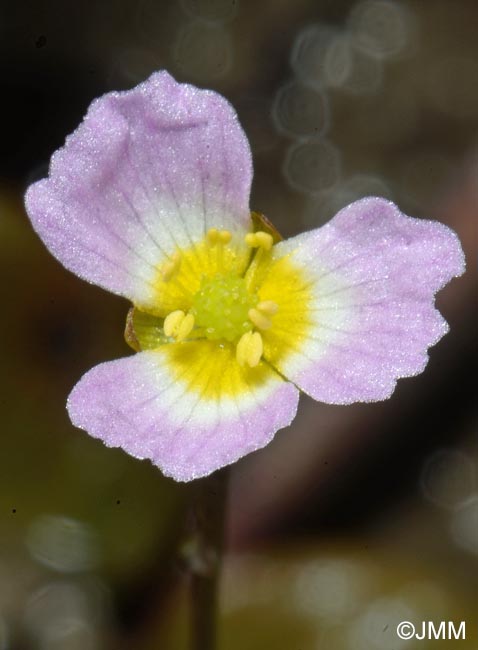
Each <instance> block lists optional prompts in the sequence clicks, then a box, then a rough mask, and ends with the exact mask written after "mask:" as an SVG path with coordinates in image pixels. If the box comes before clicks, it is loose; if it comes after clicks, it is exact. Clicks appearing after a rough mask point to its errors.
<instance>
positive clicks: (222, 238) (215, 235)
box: [206, 228, 232, 246]
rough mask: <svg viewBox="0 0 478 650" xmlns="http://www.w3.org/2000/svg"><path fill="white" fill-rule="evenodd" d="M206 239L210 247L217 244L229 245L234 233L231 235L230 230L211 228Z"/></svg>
mask: <svg viewBox="0 0 478 650" xmlns="http://www.w3.org/2000/svg"><path fill="white" fill-rule="evenodd" d="M206 239H207V241H208V244H209V245H210V246H216V244H229V242H230V241H231V239H232V233H230V232H229V230H217V229H216V228H210V229H209V230H208V231H207V234H206Z"/></svg>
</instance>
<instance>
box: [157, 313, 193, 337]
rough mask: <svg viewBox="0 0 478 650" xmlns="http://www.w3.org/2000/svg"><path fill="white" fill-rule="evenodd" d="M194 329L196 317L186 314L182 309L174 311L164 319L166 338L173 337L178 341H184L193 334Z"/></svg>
mask: <svg viewBox="0 0 478 650" xmlns="http://www.w3.org/2000/svg"><path fill="white" fill-rule="evenodd" d="M193 327H194V316H193V315H192V314H185V313H184V312H183V311H181V310H180V309H178V310H176V311H172V312H171V313H170V314H168V315H167V316H166V318H165V319H164V325H163V329H164V333H165V334H166V336H172V337H173V338H175V339H176V340H177V341H184V339H185V338H186V337H187V336H188V335H189V334H190V333H191V330H192V329H193Z"/></svg>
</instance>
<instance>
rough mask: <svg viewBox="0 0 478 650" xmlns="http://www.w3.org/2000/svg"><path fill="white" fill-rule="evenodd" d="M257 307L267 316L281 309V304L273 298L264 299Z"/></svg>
mask: <svg viewBox="0 0 478 650" xmlns="http://www.w3.org/2000/svg"><path fill="white" fill-rule="evenodd" d="M256 309H258V310H259V311H261V312H262V313H263V314H265V315H266V316H274V315H275V314H277V312H278V311H279V305H278V304H277V303H276V302H274V301H273V300H262V301H261V302H260V303H259V304H258V305H257V306H256Z"/></svg>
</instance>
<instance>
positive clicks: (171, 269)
mask: <svg viewBox="0 0 478 650" xmlns="http://www.w3.org/2000/svg"><path fill="white" fill-rule="evenodd" d="M180 266H181V254H180V253H179V252H178V251H176V252H175V253H174V255H172V257H171V259H170V260H168V261H167V262H166V263H165V264H164V265H163V267H162V269H161V275H162V276H163V280H164V281H165V282H167V281H168V280H170V279H171V278H172V277H173V275H174V274H175V273H176V272H177V271H178V270H179V267H180Z"/></svg>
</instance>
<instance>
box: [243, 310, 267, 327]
mask: <svg viewBox="0 0 478 650" xmlns="http://www.w3.org/2000/svg"><path fill="white" fill-rule="evenodd" d="M247 315H248V317H249V320H250V321H251V322H252V323H254V325H255V326H256V327H258V328H259V329H260V330H267V329H269V327H270V326H271V325H272V322H271V320H270V318H267V316H266V315H265V314H263V313H262V312H260V311H259V310H258V309H254V308H252V309H249V311H248V312H247Z"/></svg>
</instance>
